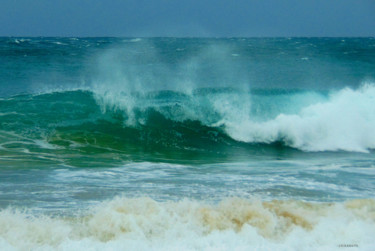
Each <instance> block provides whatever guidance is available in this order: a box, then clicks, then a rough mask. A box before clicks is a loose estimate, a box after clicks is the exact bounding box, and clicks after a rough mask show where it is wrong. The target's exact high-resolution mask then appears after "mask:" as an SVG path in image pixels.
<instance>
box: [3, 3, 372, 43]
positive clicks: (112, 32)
mask: <svg viewBox="0 0 375 251" xmlns="http://www.w3.org/2000/svg"><path fill="white" fill-rule="evenodd" d="M0 36H93V37H95V36H126V37H155V36H172V37H285V36H286V37H291V36H309V37H310V36H318V37H319V36H320V37H322V36H323V37H327V36H329V37H350V36H375V0H216V1H215V0H0Z"/></svg>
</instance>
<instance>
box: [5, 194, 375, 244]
mask: <svg viewBox="0 0 375 251" xmlns="http://www.w3.org/2000/svg"><path fill="white" fill-rule="evenodd" d="M374 209H375V201H374V200H353V201H349V202H346V203H336V204H318V203H307V202H302V201H271V202H261V201H251V200H247V199H239V198H232V199H225V200H223V201H222V202H220V203H219V204H216V205H210V204H206V203H204V202H197V201H189V200H183V201H180V202H156V201H154V200H152V199H149V198H138V199H125V198H116V199H114V200H113V201H110V202H106V203H103V204H102V205H100V206H98V207H96V208H95V209H94V211H93V212H92V214H90V215H87V216H83V217H72V218H62V217H55V218H53V217H46V216H39V217H34V216H31V215H27V214H25V213H20V212H14V211H11V210H3V211H1V212H0V225H1V228H0V249H1V250H30V249H31V250H51V249H53V250H83V249H84V250H125V249H126V250H317V249H319V250H340V247H339V245H353V246H354V247H358V248H359V249H361V250H373V249H374V248H375V244H374V242H373V236H375V224H374V223H375V215H374V214H373V212H374ZM354 250H356V249H354Z"/></svg>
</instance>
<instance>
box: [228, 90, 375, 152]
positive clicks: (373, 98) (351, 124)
mask: <svg viewBox="0 0 375 251" xmlns="http://www.w3.org/2000/svg"><path fill="white" fill-rule="evenodd" d="M224 124H225V126H226V131H227V132H228V134H229V135H230V136H231V137H233V138H234V139H236V140H239V141H245V142H262V143H271V142H275V141H279V140H281V141H283V142H285V143H286V144H287V145H289V146H292V147H296V148H299V149H302V150H305V151H325V150H332V151H335V150H345V151H358V152H367V151H368V149H374V148H375V130H374V128H375V86H374V85H373V84H366V85H364V86H363V87H361V88H360V89H358V90H352V89H349V88H345V89H343V90H340V91H338V92H335V93H333V94H331V95H330V97H329V99H328V101H326V102H321V103H316V104H313V105H310V106H308V107H305V108H303V109H302V110H301V111H300V112H299V113H298V114H280V115H278V116H277V117H276V118H274V119H271V120H268V121H265V122H255V121H252V120H251V119H244V120H234V121H233V120H231V119H227V120H225V121H224Z"/></svg>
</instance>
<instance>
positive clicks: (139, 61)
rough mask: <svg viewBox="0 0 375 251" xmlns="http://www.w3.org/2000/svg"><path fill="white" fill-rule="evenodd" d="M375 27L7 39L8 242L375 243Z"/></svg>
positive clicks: (0, 54)
mask: <svg viewBox="0 0 375 251" xmlns="http://www.w3.org/2000/svg"><path fill="white" fill-rule="evenodd" d="M374 154H375V39H374V38H226V39H224V38H215V39H214V38H212V39H208V38H148V39H146V38H11V37H9V38H8V37H3V38H0V250H137V251H138V250H343V249H346V248H350V250H375V241H374V236H375V155H374Z"/></svg>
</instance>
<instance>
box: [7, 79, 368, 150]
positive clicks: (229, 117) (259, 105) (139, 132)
mask: <svg viewBox="0 0 375 251" xmlns="http://www.w3.org/2000/svg"><path fill="white" fill-rule="evenodd" d="M0 103H1V110H0V116H1V119H2V123H1V125H0V131H1V134H2V137H1V138H2V140H1V142H0V143H1V147H2V148H3V149H4V148H12V147H13V148H17V147H14V146H15V145H17V144H18V143H19V144H21V143H22V142H23V143H24V144H29V145H33V144H34V145H35V143H38V144H39V146H41V145H43V144H41V142H42V141H43V142H45V144H44V146H45V147H47V146H48V147H47V148H50V149H53V148H66V149H70V150H72V149H74V148H80V147H81V150H82V148H85V149H88V148H87V147H94V148H96V149H107V150H111V149H112V150H116V151H124V152H126V151H128V150H131V149H137V148H138V149H139V148H142V149H153V151H158V150H162V149H169V150H171V149H175V150H182V151H185V150H192V151H206V152H207V151H211V152H220V151H226V152H227V151H228V150H229V151H232V152H233V151H236V149H237V150H238V149H245V150H246V149H247V150H249V149H253V150H254V149H256V148H257V147H255V145H254V144H262V145H263V146H265V147H267V145H268V146H270V147H271V148H273V149H274V148H275V147H277V148H279V147H282V146H285V147H292V148H297V149H300V150H303V151H338V150H344V151H356V152H367V151H369V150H371V149H374V148H375V132H374V130H373V128H375V86H374V85H372V84H367V85H364V86H363V87H361V88H360V89H357V90H353V89H349V88H345V89H342V90H339V91H336V92H331V93H325V92H316V91H315V92H313V91H303V90H275V89H273V90H262V89H258V90H252V91H250V92H241V91H239V90H235V89H228V88H221V89H212V88H211V89H197V90H194V91H193V92H191V93H184V92H176V91H154V92H148V93H139V92H136V93H127V92H121V91H118V92H115V91H114V90H113V91H108V90H106V91H102V90H101V91H98V90H95V89H94V90H90V91H84V90H75V91H65V92H53V93H47V94H40V95H25V96H16V97H13V98H7V99H4V100H1V101H0ZM9 135H13V136H9ZM14 135H16V136H14ZM9 146H11V147H9ZM258 147H260V146H259V145H258Z"/></svg>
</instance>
